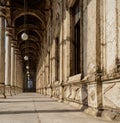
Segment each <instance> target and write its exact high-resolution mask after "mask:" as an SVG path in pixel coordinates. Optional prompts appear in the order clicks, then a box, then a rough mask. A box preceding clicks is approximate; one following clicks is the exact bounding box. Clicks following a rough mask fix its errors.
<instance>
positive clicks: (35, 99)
mask: <svg viewBox="0 0 120 123" xmlns="http://www.w3.org/2000/svg"><path fill="white" fill-rule="evenodd" d="M0 123H115V121H112V122H110V121H105V120H102V119H101V118H100V119H99V118H94V117H91V116H90V115H87V114H84V113H82V112H80V111H79V110H78V109H75V108H73V107H71V106H69V105H66V104H63V103H59V102H57V100H55V99H51V98H49V97H45V96H41V95H40V94H37V93H22V94H19V95H16V96H12V97H8V98H7V99H1V101H0Z"/></svg>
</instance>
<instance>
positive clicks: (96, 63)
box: [84, 0, 102, 115]
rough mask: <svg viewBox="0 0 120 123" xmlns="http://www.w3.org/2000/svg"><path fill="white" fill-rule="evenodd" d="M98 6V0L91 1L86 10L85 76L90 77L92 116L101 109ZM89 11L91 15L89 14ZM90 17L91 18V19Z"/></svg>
mask: <svg viewBox="0 0 120 123" xmlns="http://www.w3.org/2000/svg"><path fill="white" fill-rule="evenodd" d="M100 5H101V4H100V0H97V1H95V0H93V1H92V2H91V4H90V6H89V7H88V9H87V11H88V22H87V23H88V27H87V30H88V32H87V33H88V35H87V36H88V45H87V47H88V51H87V59H88V61H87V62H88V63H87V65H88V71H87V72H88V73H87V74H88V75H89V76H90V77H89V83H88V106H90V107H92V109H91V108H90V111H91V110H92V111H93V112H92V113H93V115H97V113H98V110H100V109H101V108H102V82H101V30H100V29H101V28H100V26H101V23H100V22H101V19H100V17H101V16H100ZM90 11H91V13H92V15H91V14H90V13H89V12H90ZM91 16H93V18H92V19H91ZM84 33H85V32H84ZM91 44H92V45H91ZM93 56H94V57H93Z"/></svg>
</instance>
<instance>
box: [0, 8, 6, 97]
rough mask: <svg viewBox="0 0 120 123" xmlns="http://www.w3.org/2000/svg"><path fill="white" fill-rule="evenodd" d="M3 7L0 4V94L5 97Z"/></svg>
mask: <svg viewBox="0 0 120 123" xmlns="http://www.w3.org/2000/svg"><path fill="white" fill-rule="evenodd" d="M4 81H5V9H4V8H3V7H1V6H0V95H2V96H4V97H5V90H4Z"/></svg>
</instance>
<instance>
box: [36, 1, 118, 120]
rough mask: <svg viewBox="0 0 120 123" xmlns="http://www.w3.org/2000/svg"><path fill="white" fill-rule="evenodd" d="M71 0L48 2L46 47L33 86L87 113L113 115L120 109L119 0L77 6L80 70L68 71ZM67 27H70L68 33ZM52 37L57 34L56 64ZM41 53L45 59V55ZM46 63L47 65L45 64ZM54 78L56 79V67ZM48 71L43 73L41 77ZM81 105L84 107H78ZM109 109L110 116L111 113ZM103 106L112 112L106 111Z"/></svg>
mask: <svg viewBox="0 0 120 123" xmlns="http://www.w3.org/2000/svg"><path fill="white" fill-rule="evenodd" d="M74 3H75V0H71V2H70V1H69V0H65V1H64V2H63V1H61V0H56V1H54V2H53V3H52V7H51V8H52V10H50V13H51V14H50V17H49V19H48V20H49V22H48V24H47V35H46V37H47V49H48V50H45V54H46V55H44V57H43V58H42V59H43V60H42V62H40V65H39V66H41V67H38V70H37V71H38V72H37V79H36V81H37V84H36V85H37V86H36V88H37V92H39V93H41V94H44V95H48V96H50V97H55V98H58V100H60V101H64V102H66V103H69V104H71V105H74V106H77V107H81V109H84V110H85V111H86V112H87V113H90V114H93V115H102V114H103V115H104V116H106V118H109V119H115V117H116V118H117V117H118V112H120V110H119V109H120V100H119V92H120V87H119V86H120V84H119V82H120V80H119V78H120V73H119V72H120V70H119V67H120V60H119V59H120V41H119V37H120V36H119V35H120V33H119V26H120V23H119V22H120V6H119V5H120V2H119V0H84V1H81V2H80V7H81V15H80V16H81V21H82V22H81V28H80V29H81V31H82V33H81V37H82V38H81V39H82V43H83V45H82V48H83V53H82V54H83V58H82V62H83V72H81V73H79V74H76V75H74V76H71V75H70V73H71V71H72V68H71V66H72V63H73V62H72V61H74V59H72V60H71V55H72V53H73V52H72V49H71V43H72V40H73V38H72V36H73V34H72V33H73V31H72V30H73V25H72V23H71V22H72V21H73V16H72V15H71V10H72V7H73V6H74ZM71 32H72V33H71ZM56 38H58V39H59V47H60V51H59V56H60V57H59V68H57V67H56V64H55V63H56V56H55V53H56V51H57V50H56V47H55V41H56ZM45 59H46V60H45ZM44 64H46V66H47V69H46V70H43V69H44V67H43V66H44ZM57 70H59V78H58V80H56V73H57V72H56V71H57ZM46 77H47V78H46ZM83 107H84V108H83ZM113 110H114V111H115V112H116V113H115V112H114V117H112V116H113V115H112V113H113ZM106 111H109V112H111V114H109V113H107V114H106Z"/></svg>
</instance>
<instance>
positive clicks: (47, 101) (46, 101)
mask: <svg viewBox="0 0 120 123" xmlns="http://www.w3.org/2000/svg"><path fill="white" fill-rule="evenodd" d="M25 102H42V103H43V102H45V103H49V102H57V100H41V101H36V100H35V101H34V100H33V101H32V100H30V101H0V103H25Z"/></svg>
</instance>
